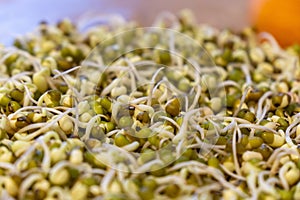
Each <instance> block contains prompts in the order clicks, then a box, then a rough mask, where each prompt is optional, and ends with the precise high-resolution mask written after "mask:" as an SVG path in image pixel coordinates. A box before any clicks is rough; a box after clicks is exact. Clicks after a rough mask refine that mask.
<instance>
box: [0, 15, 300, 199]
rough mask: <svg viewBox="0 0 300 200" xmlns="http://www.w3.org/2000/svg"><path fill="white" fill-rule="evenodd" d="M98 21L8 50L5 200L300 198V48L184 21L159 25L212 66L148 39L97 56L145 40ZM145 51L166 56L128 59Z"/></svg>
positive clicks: (166, 18)
mask: <svg viewBox="0 0 300 200" xmlns="http://www.w3.org/2000/svg"><path fill="white" fill-rule="evenodd" d="M97 20H98V21H99V22H100V24H97V23H96V24H95V23H93V24H94V25H93V26H91V25H90V24H89V23H86V26H84V25H83V24H82V23H80V24H79V25H80V27H81V28H78V29H77V28H76V26H75V24H73V23H72V22H71V21H70V20H62V21H61V22H59V23H58V24H57V25H50V24H47V23H41V24H40V25H39V27H38V29H37V33H36V32H35V33H33V34H31V35H28V36H26V37H25V36H24V37H19V38H16V39H15V42H14V47H9V48H8V47H2V46H1V47H0V71H1V75H0V143H1V144H0V146H1V147H0V185H1V187H0V199H26V200H27V199H28V200H29V199H47V200H51V199H75V200H81V199H82V200H83V199H105V200H108V199H136V200H139V199H141V200H142V199H225V200H231V199H262V200H264V199H265V200H266V199H299V198H300V185H299V182H300V162H299V160H300V151H299V145H300V118H299V117H300V115H299V112H300V102H299V94H300V78H299V77H300V66H299V56H300V55H299V51H297V48H294V47H293V46H292V47H288V48H287V49H282V48H281V47H280V46H279V45H278V44H277V42H276V40H275V39H274V38H273V37H272V36H271V35H270V34H268V33H261V34H259V35H257V33H256V32H255V31H254V30H253V29H252V28H245V29H244V30H241V31H240V32H235V31H232V30H229V29H226V30H217V29H215V28H213V27H210V26H207V25H199V24H197V23H196V20H195V19H194V17H193V15H192V14H191V13H190V12H189V11H186V10H184V11H182V12H180V13H179V14H178V15H174V14H171V13H167V12H165V13H163V14H161V15H159V16H158V18H157V19H156V20H155V22H154V25H155V26H156V27H160V28H162V29H164V28H171V29H174V30H176V31H177V32H178V33H182V34H185V35H188V36H189V37H191V38H193V39H194V41H195V42H198V43H199V45H200V46H203V47H205V50H206V51H207V52H208V53H209V54H210V56H211V59H213V62H214V63H215V64H216V66H215V67H210V66H206V64H205V62H206V61H205V60H204V58H203V57H201V56H200V58H199V56H198V57H192V53H193V52H192V51H197V50H195V49H193V48H191V49H190V48H189V47H191V46H190V44H189V43H188V42H187V41H188V40H184V39H181V40H180V41H177V40H176V38H175V36H174V34H170V35H160V34H159V33H157V32H155V31H152V32H151V31H149V32H143V30H142V29H141V30H139V31H137V37H136V38H137V39H133V37H135V36H134V35H132V34H130V33H131V32H129V33H128V34H127V35H126V37H123V38H122V40H121V39H118V38H117V39H114V40H113V41H110V43H109V42H108V43H104V44H105V45H107V46H105V48H104V50H103V49H102V50H103V51H101V52H97V51H96V52H94V53H91V54H90V52H93V51H92V50H93V49H94V48H95V47H97V44H99V43H100V45H101V42H103V41H105V40H106V39H107V37H111V36H114V35H116V34H118V33H120V32H124V31H128V30H132V29H134V28H139V27H138V25H137V24H136V23H135V22H128V23H126V21H125V20H124V19H123V18H122V17H120V16H110V17H107V18H105V19H97ZM97 20H95V21H94V22H97ZM103 21H105V22H106V23H105V24H103ZM82 27H83V28H82ZM82 30H84V31H82ZM171 33H172V32H171ZM141 35H142V36H143V37H140V36H141ZM161 38H163V39H161ZM166 38H167V39H166ZM133 40H136V41H134V42H133V43H134V44H131V43H130V42H132V41H133ZM140 43H141V44H145V45H150V46H155V47H156V48H155V49H151V48H146V49H135V50H133V51H130V52H126V53H127V54H126V55H123V54H122V53H124V49H122V48H124V46H122V45H124V44H128V45H135V44H140ZM164 47H167V48H168V49H169V50H170V51H169V52H168V51H165V50H163V49H164ZM178 49H179V50H180V51H182V52H178ZM120 54H121V55H120ZM178 55H182V56H184V57H185V58H186V59H185V58H183V57H180V56H178ZM197 55H198V54H197ZM87 57H88V58H89V59H88V60H87V59H86V58H87ZM202 58H203V60H202ZM111 59H113V60H111ZM107 61H112V62H111V63H110V64H109V65H110V66H109V67H108V68H107V69H106V70H104V69H103V65H105V63H107ZM83 66H89V68H88V69H87V71H84V73H81V74H80V71H81V70H82V69H83ZM145 66H146V67H145ZM193 67H194V68H193ZM192 69H194V70H192ZM84 70H85V69H84ZM95 70H98V71H101V74H100V75H99V74H97V73H95V74H94V73H93V72H94V71H95ZM78 73H79V75H78ZM147 81H148V82H147ZM141 83H143V84H141ZM222 89H224V90H222ZM213 91H215V93H214V92H213ZM216 94H217V95H216Z"/></svg>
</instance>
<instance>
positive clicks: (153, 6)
mask: <svg viewBox="0 0 300 200" xmlns="http://www.w3.org/2000/svg"><path fill="white" fill-rule="evenodd" d="M184 8H188V9H190V10H192V11H193V12H194V14H195V15H196V18H197V21H198V22H199V23H206V24H210V25H212V26H215V27H217V28H231V29H234V30H240V29H241V28H243V27H245V26H255V27H256V28H257V29H258V30H259V31H267V32H270V33H271V34H273V35H274V36H275V38H276V39H277V40H278V41H279V43H280V44H281V45H283V46H287V45H291V44H295V43H298V44H300V0H284V1H283V0H186V1H183V0H151V1H147V0H0V43H3V44H5V45H9V44H11V42H12V38H14V37H15V36H17V35H22V34H25V33H27V32H31V31H33V29H34V28H35V27H36V26H37V25H38V23H39V22H41V21H47V22H49V23H56V22H58V21H59V20H60V19H62V18H70V19H72V20H73V21H75V22H76V21H78V20H80V19H82V18H84V17H86V16H88V15H89V16H95V15H106V14H120V15H122V16H123V17H125V19H127V20H136V21H138V22H139V23H140V24H141V25H142V26H150V25H151V23H152V22H153V21H154V19H155V17H156V16H157V15H158V14H159V13H161V12H162V11H170V12H173V13H175V14H176V13H177V12H178V11H179V10H181V9H184Z"/></svg>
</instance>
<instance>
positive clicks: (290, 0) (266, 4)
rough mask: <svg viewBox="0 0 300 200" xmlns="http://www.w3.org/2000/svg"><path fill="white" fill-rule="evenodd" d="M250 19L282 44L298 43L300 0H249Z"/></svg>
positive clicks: (259, 29)
mask: <svg viewBox="0 0 300 200" xmlns="http://www.w3.org/2000/svg"><path fill="white" fill-rule="evenodd" d="M250 7H251V20H252V23H253V25H254V26H255V27H256V28H257V29H258V31H267V32H269V33H271V34H272V35H273V36H274V37H275V38H276V39H277V41H278V42H279V43H280V44H281V45H282V46H287V45H292V44H295V43H298V44H300V0H251V6H250Z"/></svg>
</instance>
